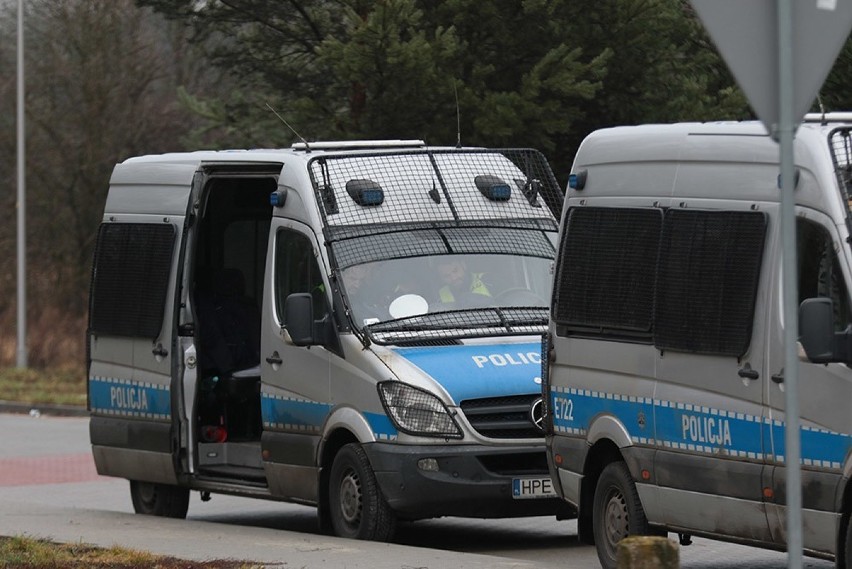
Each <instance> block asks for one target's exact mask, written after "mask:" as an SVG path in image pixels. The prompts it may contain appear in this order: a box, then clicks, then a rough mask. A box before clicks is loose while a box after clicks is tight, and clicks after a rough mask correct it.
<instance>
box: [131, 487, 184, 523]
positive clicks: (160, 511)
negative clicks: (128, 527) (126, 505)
mask: <svg viewBox="0 0 852 569" xmlns="http://www.w3.org/2000/svg"><path fill="white" fill-rule="evenodd" d="M130 498H131V500H133V510H134V511H135V512H136V513H137V514H145V515H148V516H162V517H166V518H181V519H182V518H185V517H186V511H187V510H188V509H189V489H188V488H180V487H178V486H170V485H169V484H155V483H153V482H139V481H138V480H131V481H130Z"/></svg>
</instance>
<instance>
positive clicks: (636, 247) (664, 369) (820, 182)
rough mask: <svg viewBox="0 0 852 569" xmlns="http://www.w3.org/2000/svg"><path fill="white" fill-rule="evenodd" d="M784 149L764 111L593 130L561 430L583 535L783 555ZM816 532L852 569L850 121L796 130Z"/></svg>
mask: <svg viewBox="0 0 852 569" xmlns="http://www.w3.org/2000/svg"><path fill="white" fill-rule="evenodd" d="M778 155H779V152H778V145H777V144H776V143H775V142H773V141H772V140H771V139H770V137H769V136H768V135H767V133H766V131H765V129H764V127H763V126H762V124H760V123H756V122H747V123H713V124H697V123H689V124H674V125H643V126H634V127H619V128H611V129H604V130H601V131H597V132H594V133H592V134H590V135H589V136H588V137H587V138H586V139H585V140H584V142H583V143H582V145H581V146H580V148H579V150H578V153H577V155H576V157H575V162H574V166H573V170H572V175H571V178H570V180H571V181H570V182H569V192H568V195H567V196H566V201H565V206H564V210H563V214H562V222H561V223H562V225H561V228H562V229H561V231H562V232H561V233H560V236H561V237H560V246H559V252H558V254H557V258H558V260H557V269H556V271H555V277H554V293H553V294H554V296H553V305H552V311H551V324H550V329H549V335H548V339H547V342H548V354H549V356H548V359H549V362H550V363H549V365H548V366H547V367H546V374H545V375H546V379H545V386H544V388H545V392H546V393H547V394H548V396H547V398H546V401H547V403H548V409H547V412H546V420H545V423H546V425H547V430H548V436H547V444H548V450H549V458H550V464H551V471H552V475H553V478H554V485H555V487H556V489H557V492H558V493H559V494H560V495H562V496H563V497H564V498H565V499H566V500H567V501H568V502H569V503H571V504H574V505H576V506H577V507H578V508H579V514H578V515H579V518H578V526H579V533H580V537H581V539H583V540H584V541H586V542H593V543H595V544H596V545H597V550H598V556H599V558H600V561H601V564H602V565H603V566H604V567H614V566H615V550H616V544H617V542H618V541H619V540H620V539H621V538H622V537H624V536H626V535H627V534H648V533H662V532H678V533H680V534H681V539H682V541H683V542H684V543H688V542H689V534H694V535H702V536H707V537H711V538H718V539H723V540H732V541H739V542H744V543H748V544H752V545H759V546H762V547H768V548H776V549H781V550H783V549H784V548H785V547H786V537H787V536H786V531H785V524H786V512H785V505H786V499H785V460H784V459H785V452H784V436H785V417H784V407H785V394H784V386H785V384H784V370H783V366H784V347H783V330H784V322H783V318H782V301H781V286H780V282H781V276H780V274H781V240H780V223H779V211H780V198H781V193H780V190H779V182H778V180H779V163H778ZM795 159H796V182H795V183H796V186H795V203H796V205H795V210H796V218H797V222H796V226H797V239H798V251H797V254H798V274H797V279H798V288H799V297H800V299H799V301H800V302H801V303H802V304H801V307H800V331H799V332H800V345H801V347H802V349H801V353H800V360H801V363H800V367H799V377H800V388H801V389H800V399H799V400H800V407H801V421H802V427H801V443H802V444H801V450H802V463H801V465H802V506H803V513H802V516H803V544H804V548H805V552H806V554H809V555H814V556H818V557H825V558H836V560H837V564H838V566H839V567H845V568H847V569H848V568H850V567H852V554H850V552H852V524H850V523H849V522H850V513H852V492H850V484H849V478H850V472H852V455H851V454H850V450H852V438H850V435H851V434H852V414H850V412H849V405H850V401H852V371H850V369H849V367H848V366H849V364H850V362H852V351H850V347H852V328H850V327H849V325H850V323H852V311H850V306H852V301H850V297H849V291H850V290H852V271H850V269H852V250H850V208H849V205H850V188H852V176H851V175H850V174H851V173H852V116H851V115H827V116H816V117H812V116H808V117H807V119H806V121H805V122H804V123H803V124H802V125H801V126H800V127H799V129H798V131H797V134H796V139H795Z"/></svg>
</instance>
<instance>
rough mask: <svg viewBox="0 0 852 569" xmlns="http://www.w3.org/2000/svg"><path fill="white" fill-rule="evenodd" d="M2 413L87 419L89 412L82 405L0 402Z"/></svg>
mask: <svg viewBox="0 0 852 569" xmlns="http://www.w3.org/2000/svg"><path fill="white" fill-rule="evenodd" d="M0 413H18V414H23V415H51V416H55V417H86V416H88V414H89V410H88V409H86V408H85V407H81V406H80V405H58V404H48V403H21V402H19V401H2V400H0Z"/></svg>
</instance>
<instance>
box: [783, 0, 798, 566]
mask: <svg viewBox="0 0 852 569" xmlns="http://www.w3.org/2000/svg"><path fill="white" fill-rule="evenodd" d="M792 38H793V5H792V0H778V93H779V100H778V103H779V108H778V111H779V112H778V119H779V120H778V123H779V124H778V142H779V146H780V156H779V160H780V162H781V243H782V246H781V249H782V251H783V257H782V275H783V277H782V289H783V291H784V293H783V301H784V388H785V398H786V406H785V421H786V429H785V432H784V448H785V451H784V464H785V466H786V474H787V480H786V483H787V487H786V494H787V567H789V568H790V569H801V567H802V483H801V479H802V477H801V466H800V459H801V437H800V435H799V358H798V353H797V349H796V344H797V341H798V334H799V315H798V312H797V311H798V306H797V304H798V297H799V291H798V284H797V282H796V275H797V273H798V269H797V264H796V212H795V209H794V204H795V198H794V195H793V193H794V191H795V185H796V183H795V180H794V178H793V176H794V174H793V172H794V164H795V162H794V158H795V156H794V151H793V136H794V133H795V125H794V122H793V45H792V41H793V39H792Z"/></svg>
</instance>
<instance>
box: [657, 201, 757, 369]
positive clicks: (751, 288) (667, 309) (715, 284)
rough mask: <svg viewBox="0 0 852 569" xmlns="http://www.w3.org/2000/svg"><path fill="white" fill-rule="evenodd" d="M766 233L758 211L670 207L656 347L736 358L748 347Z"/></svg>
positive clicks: (660, 277) (659, 276) (662, 252)
mask: <svg viewBox="0 0 852 569" xmlns="http://www.w3.org/2000/svg"><path fill="white" fill-rule="evenodd" d="M765 233H766V217H765V216H764V215H763V214H762V213H758V212H751V211H694V210H684V209H671V210H669V211H667V212H666V219H665V223H664V224H663V236H662V240H661V243H660V262H659V265H658V268H657V287H656V295H655V307H656V308H655V314H654V321H655V327H656V332H655V334H654V345H656V346H657V347H658V348H660V349H661V350H678V351H683V352H695V353H703V354H718V355H728V356H737V357H738V356H741V355H743V354H744V353H745V352H746V350H748V345H749V342H750V340H751V328H752V322H753V320H754V301H755V296H756V293H757V281H758V277H759V275H760V262H761V259H762V258H763V242H764V235H765Z"/></svg>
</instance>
